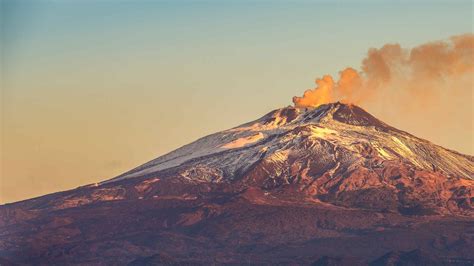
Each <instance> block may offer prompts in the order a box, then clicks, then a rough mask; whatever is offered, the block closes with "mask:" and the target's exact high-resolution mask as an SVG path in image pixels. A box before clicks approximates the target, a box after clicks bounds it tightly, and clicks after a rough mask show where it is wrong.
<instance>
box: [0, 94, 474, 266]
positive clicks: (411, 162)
mask: <svg viewBox="0 0 474 266" xmlns="http://www.w3.org/2000/svg"><path fill="white" fill-rule="evenodd" d="M473 161H474V159H473V157H472V156H467V155H462V154H459V153H456V152H453V151H450V150H447V149H444V148H442V147H439V146H436V145H434V144H432V143H429V142H427V141H425V140H421V139H418V138H416V137H414V136H412V135H410V134H408V133H405V132H403V131H400V130H397V129H394V128H392V127H390V126H388V125H386V124H385V123H383V122H381V121H379V120H377V119H376V118H374V117H373V116H371V115H370V114H368V113H366V112H365V111H364V110H363V109H361V108H358V107H355V106H347V105H343V104H339V103H336V104H331V105H324V106H321V107H320V108H317V109H315V110H300V109H295V108H291V107H288V108H283V109H280V110H276V111H273V112H271V113H269V114H268V115H266V116H264V117H262V118H261V119H258V120H256V121H253V122H251V123H248V124H245V125H242V126H240V127H236V128H233V129H230V130H226V131H223V132H219V133H216V134H213V135H210V136H207V137H204V138H202V139H199V140H197V141H196V142H193V143H191V144H189V145H186V146H184V147H182V148H180V149H178V150H176V151H174V152H171V153H169V154H167V155H164V156H162V157H159V158H158V159H156V160H153V161H151V162H148V163H147V164H145V165H142V166H140V167H137V168H135V169H133V170H131V171H129V172H127V173H125V174H124V175H121V176H119V177H117V178H114V179H111V180H108V181H105V182H103V183H101V184H94V185H89V186H84V187H80V188H77V189H74V190H70V191H65V192H60V193H55V194H50V195H46V196H43V197H39V198H35V199H30V200H27V201H22V202H17V203H13V204H7V205H4V206H0V258H3V259H4V260H5V261H11V262H12V263H29V264H73V263H78V264H87V265H109V264H128V263H130V265H156V264H164V265H196V264H206V265H207V264H243V263H245V264H300V265H301V264H303V265H304V264H307V265H310V264H312V263H316V264H318V265H348V264H350V265H354V264H355V263H359V262H360V263H365V264H367V263H369V262H373V263H385V264H382V265H391V264H390V263H395V264H394V265H398V264H401V265H404V263H425V262H429V263H438V262H439V263H444V264H453V265H456V264H459V263H461V264H462V263H465V262H468V263H469V262H470V261H471V260H473V259H474V257H473V255H472V250H473V249H474V237H473V236H474V219H473V217H474V216H473V210H472V199H473V188H474V184H473V182H474V181H473V180H472V176H473V172H474V163H473ZM415 249H422V250H423V252H421V253H420V252H418V251H416V252H408V253H407V252H405V251H406V250H415ZM400 251H402V252H400ZM433 254H436V255H434V256H432V255H433Z"/></svg>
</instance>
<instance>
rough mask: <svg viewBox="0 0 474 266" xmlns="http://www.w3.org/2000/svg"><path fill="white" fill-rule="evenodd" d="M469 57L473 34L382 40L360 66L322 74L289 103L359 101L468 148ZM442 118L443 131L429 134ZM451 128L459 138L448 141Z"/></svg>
mask: <svg viewBox="0 0 474 266" xmlns="http://www.w3.org/2000/svg"><path fill="white" fill-rule="evenodd" d="M473 56H474V34H464V35H459V36H453V37H451V38H449V40H446V41H436V42H430V43H426V44H423V45H420V46H417V47H414V48H412V49H406V48H402V47H401V46H400V45H399V44H386V45H384V46H383V47H382V48H379V49H377V48H371V49H369V51H368V54H367V56H366V58H365V59H364V60H363V61H362V66H361V70H360V71H357V70H356V69H354V68H351V67H348V68H346V69H344V70H342V71H340V72H339V78H338V80H335V79H334V78H333V77H331V76H330V75H325V76H324V77H322V78H321V79H317V80H316V85H317V86H316V88H314V89H310V90H307V91H305V93H304V95H303V96H302V97H296V96H295V97H293V103H294V104H295V106H296V107H301V108H306V107H309V108H311V107H317V106H319V105H321V104H325V103H330V102H335V101H341V102H344V103H354V104H357V105H362V106H364V107H365V108H367V109H368V110H371V112H373V113H374V114H376V115H377V116H379V117H381V118H383V119H385V120H387V121H389V122H391V123H393V124H395V125H396V126H399V127H402V128H406V129H408V130H410V131H411V132H413V133H415V134H418V135H421V136H424V137H427V138H429V139H431V140H433V141H435V142H438V143H440V144H445V145H448V146H451V147H454V148H457V149H459V150H463V151H465V152H470V153H472V152H473V147H472V146H473V142H472V136H471V132H472V118H473V117H472V116H473V110H472V100H473V84H474V83H473V76H474V60H473V59H474V58H473ZM402 117H403V120H401V118H402ZM441 121H443V127H444V128H445V129H444V131H443V130H442V131H440V132H438V133H434V134H433V132H432V131H433V129H434V128H437V127H438V125H439V123H440V122H441ZM428 131H431V132H428ZM453 131H456V132H457V134H460V135H458V138H460V139H464V142H463V143H460V142H459V143H453V136H452V132H453ZM466 141H467V142H466ZM466 146H467V147H468V148H467V150H466Z"/></svg>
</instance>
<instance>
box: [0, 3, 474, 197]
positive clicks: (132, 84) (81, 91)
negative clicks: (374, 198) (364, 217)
mask: <svg viewBox="0 0 474 266" xmlns="http://www.w3.org/2000/svg"><path fill="white" fill-rule="evenodd" d="M1 27H2V28H1V30H2V31H1V34H0V36H1V58H0V59H1V74H2V75H1V93H2V94H1V100H2V102H1V112H2V119H1V122H2V125H1V126H2V130H1V133H2V147H1V152H2V157H1V159H2V160H1V162H2V165H1V177H0V203H5V202H12V201H17V200H21V199H26V198H30V197H34V196H38V195H42V194H45V193H50V192H55V191H60V190H65V189H70V188H74V187H77V186H80V185H84V184H88V183H93V182H97V181H100V180H104V179H108V178H111V177H114V176H116V175H118V174H120V173H122V172H124V171H126V170H129V169H130V168H133V167H135V166H137V165H139V164H142V163H144V162H146V161H148V160H150V159H153V158H155V157H157V156H159V155H162V154H164V153H166V152H169V151H171V150H173V149H175V148H178V147H180V146H182V145H184V144H187V143H189V142H191V141H193V140H195V139H197V138H199V137H202V136H204V135H206V134H209V133H213V132H216V131H220V130H223V129H227V128H230V127H233V126H236V125H239V124H241V123H244V122H248V121H250V120H253V119H256V118H258V117H259V116H261V115H263V114H265V113H267V112H269V111H270V110H272V109H275V108H279V107H282V106H286V105H290V104H291V97H292V96H294V95H301V94H302V92H303V91H304V90H306V89H308V88H312V87H314V78H316V77H320V76H322V75H323V74H326V73H329V74H336V73H337V71H338V70H340V69H342V68H344V67H346V66H355V67H359V66H360V62H361V59H362V58H364V56H365V55H366V52H367V50H368V48H370V47H381V46H382V45H383V44H385V43H400V44H401V45H402V46H404V47H413V46H415V45H418V44H421V43H424V42H427V41H432V40H440V39H445V38H448V37H449V36H452V35H457V34H462V33H469V32H472V27H473V4H472V1H419V2H416V3H414V1H397V2H396V3H395V1H390V2H389V1H357V2H356V1H324V2H323V1H304V2H285V1H258V2H251V1H207V2H201V1H88V0H84V1H71V0H63V1H60V0H58V1H8V0H7V1H5V0H4V1H1ZM348 47H349V48H348ZM369 111H371V110H369ZM467 115H470V116H471V117H472V113H471V114H467ZM386 122H388V123H390V122H391V121H386ZM403 129H404V130H406V131H409V132H412V131H410V128H403ZM412 133H415V134H416V132H412ZM420 137H423V138H426V139H428V140H433V141H435V140H434V139H432V138H430V136H429V135H423V136H420ZM440 141H441V140H440ZM435 142H436V141H435ZM437 143H438V142H437ZM470 143H472V140H471V142H470ZM438 144H441V145H443V146H446V147H448V148H453V149H456V150H459V151H461V152H464V153H471V154H472V147H469V145H468V146H467V147H463V146H462V145H460V144H458V143H456V142H450V141H449V138H448V139H447V140H445V141H444V143H438Z"/></svg>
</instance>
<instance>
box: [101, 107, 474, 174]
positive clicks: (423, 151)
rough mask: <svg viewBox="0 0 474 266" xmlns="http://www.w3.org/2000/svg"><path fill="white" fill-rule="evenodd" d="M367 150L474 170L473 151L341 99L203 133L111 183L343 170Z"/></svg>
mask: <svg viewBox="0 0 474 266" xmlns="http://www.w3.org/2000/svg"><path fill="white" fill-rule="evenodd" d="M328 147H330V149H328ZM367 156H370V157H371V158H378V159H379V160H380V162H381V163H383V162H384V161H393V160H398V161H403V162H407V163H409V164H411V165H413V166H414V167H416V168H419V169H425V170H430V171H433V170H436V171H442V172H444V173H446V174H448V175H452V176H459V177H462V178H467V179H473V175H474V174H473V173H474V158H473V156H468V155H463V154H460V153H457V152H454V151H451V150H448V149H445V148H442V147H440V146H438V145H435V144H432V143H430V142H428V141H426V140H423V139H420V138H417V137H415V136H413V135H410V134H408V133H406V132H403V131H401V130H398V129H395V128H393V127H391V126H389V125H387V124H385V123H383V122H382V121H380V120H378V119H377V118H375V117H373V116H372V115H370V114H369V113H367V112H366V111H365V110H363V109H362V108H360V107H358V106H354V105H347V104H342V103H339V102H338V103H331V104H325V105H321V106H319V107H318V108H315V109H300V108H294V107H285V108H281V109H277V110H274V111H272V112H270V113H268V114H266V115H264V116H263V117H261V118H259V119H257V120H255V121H252V122H249V123H246V124H243V125H240V126H238V127H235V128H232V129H228V130H224V131H221V132H218V133H215V134H211V135H209V136H206V137H203V138H201V139H198V140H196V141H195V142H192V143H190V144H188V145H185V146H183V147H181V148H179V149H177V150H175V151H172V152H170V153H168V154H166V155H163V156H161V157H158V158H156V159H154V160H152V161H150V162H148V163H145V164H143V165H141V166H139V167H137V168H135V169H132V170H130V171H128V172H126V173H124V174H122V175H120V176H118V177H116V178H113V179H111V180H108V181H105V182H104V183H109V182H114V181H118V180H123V179H127V178H135V177H146V176H150V177H152V176H156V175H157V174H158V173H160V172H163V171H168V172H169V171H171V172H176V173H179V175H180V176H181V177H183V178H186V179H189V180H193V179H196V180H194V181H199V180H201V179H203V180H204V181H213V182H232V181H234V180H237V179H238V178H239V175H242V174H243V173H245V172H248V171H250V170H251V169H252V168H253V167H255V164H257V163H262V162H270V163H273V164H274V163H278V162H285V163H282V165H285V167H296V166H295V165H300V164H301V163H303V162H305V163H308V162H310V163H311V162H313V163H315V162H317V164H319V166H318V167H320V168H321V169H322V168H324V169H326V170H331V172H333V174H337V173H338V171H341V170H342V168H344V169H345V170H347V169H348V168H350V166H351V165H354V164H364V163H365V161H366V160H367ZM336 166H337V167H336ZM298 167H300V166H298ZM281 168H282V169H280V170H281V171H287V170H285V169H284V167H283V166H282V167H281ZM329 168H331V169H329ZM280 170H278V171H280ZM193 173H194V174H193ZM196 173H198V174H196Z"/></svg>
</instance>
